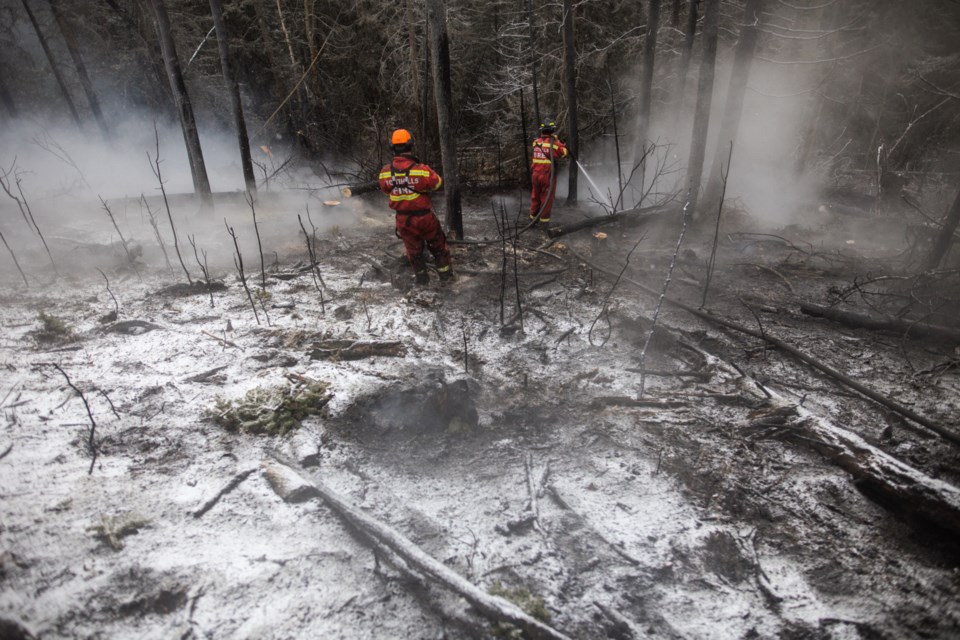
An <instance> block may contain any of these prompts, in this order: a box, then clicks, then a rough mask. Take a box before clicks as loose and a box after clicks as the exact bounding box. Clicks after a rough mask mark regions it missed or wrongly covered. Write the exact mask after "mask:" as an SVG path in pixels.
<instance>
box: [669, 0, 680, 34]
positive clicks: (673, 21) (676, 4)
mask: <svg viewBox="0 0 960 640" xmlns="http://www.w3.org/2000/svg"><path fill="white" fill-rule="evenodd" d="M682 5H683V0H673V4H672V6H671V7H670V26H671V27H673V28H674V29H679V28H680V7H681V6H682Z"/></svg>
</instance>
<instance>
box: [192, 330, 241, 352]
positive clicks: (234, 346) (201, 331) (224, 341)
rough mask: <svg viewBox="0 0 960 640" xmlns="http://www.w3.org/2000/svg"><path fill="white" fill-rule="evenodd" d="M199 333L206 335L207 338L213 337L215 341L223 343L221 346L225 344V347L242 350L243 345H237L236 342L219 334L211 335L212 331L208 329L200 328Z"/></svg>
mask: <svg viewBox="0 0 960 640" xmlns="http://www.w3.org/2000/svg"><path fill="white" fill-rule="evenodd" d="M200 333H202V334H203V335H205V336H207V337H208V338H213V339H214V340H216V341H217V342H219V343H221V344H223V346H225V347H233V348H234V349H238V350H240V351H243V347H240V346H238V345H237V343H236V342H232V341H230V340H227V339H226V338H221V337H220V336H215V335H213V334H212V333H210V332H209V331H204V330H202V329H201V330H200Z"/></svg>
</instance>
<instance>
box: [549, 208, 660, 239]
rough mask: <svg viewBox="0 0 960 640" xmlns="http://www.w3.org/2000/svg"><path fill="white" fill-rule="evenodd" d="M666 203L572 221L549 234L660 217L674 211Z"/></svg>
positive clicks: (560, 233)
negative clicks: (668, 208)
mask: <svg viewBox="0 0 960 640" xmlns="http://www.w3.org/2000/svg"><path fill="white" fill-rule="evenodd" d="M665 206H666V205H662V204H657V205H653V206H650V207H640V208H638V209H627V210H626V211H617V212H616V213H610V214H607V215H605V216H597V217H595V218H587V219H586V220H581V221H580V222H571V223H570V224H564V225H560V226H558V227H553V228H552V229H550V230H549V231H547V235H548V236H550V237H551V238H559V237H560V236H563V235H566V234H568V233H573V232H574V231H580V230H581V229H589V228H591V227H599V226H602V225H605V224H613V223H614V222H622V221H624V220H629V221H632V222H637V221H644V222H646V221H648V220H653V219H655V218H658V217H660V216H665V215H668V214H670V213H674V212H673V210H667V209H665V208H664V207H665Z"/></svg>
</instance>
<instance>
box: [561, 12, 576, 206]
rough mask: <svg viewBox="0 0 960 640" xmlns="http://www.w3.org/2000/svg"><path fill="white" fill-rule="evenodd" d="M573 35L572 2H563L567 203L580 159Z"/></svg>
mask: <svg viewBox="0 0 960 640" xmlns="http://www.w3.org/2000/svg"><path fill="white" fill-rule="evenodd" d="M573 36H574V34H573V0H563V78H564V84H565V85H566V87H565V88H566V94H567V122H568V123H569V125H568V126H569V127H570V132H569V133H570V137H569V138H568V139H567V146H568V147H569V148H570V154H571V155H572V156H573V158H574V162H572V163H571V164H570V180H569V182H568V185H569V186H568V187H567V202H568V203H571V204H572V203H574V202H576V201H577V175H578V172H577V168H576V166H575V164H576V158H579V157H580V133H579V131H578V124H577V69H576V63H577V57H576V49H575V47H574V44H575V43H574V37H573Z"/></svg>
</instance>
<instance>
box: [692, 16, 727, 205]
mask: <svg viewBox="0 0 960 640" xmlns="http://www.w3.org/2000/svg"><path fill="white" fill-rule="evenodd" d="M706 4H707V6H706V8H705V11H704V24H703V59H702V62H701V63H700V80H699V83H698V87H697V107H696V110H695V112H694V116H693V135H692V137H691V139H690V156H689V159H688V162H687V184H686V188H687V192H688V194H689V195H688V201H689V203H690V213H691V215H693V216H694V217H696V215H697V199H698V198H699V196H700V179H701V178H702V177H703V160H704V157H705V156H706V153H707V131H708V129H709V126H710V104H711V102H712V101H713V76H714V66H715V64H716V61H717V40H718V37H719V15H720V0H706Z"/></svg>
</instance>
